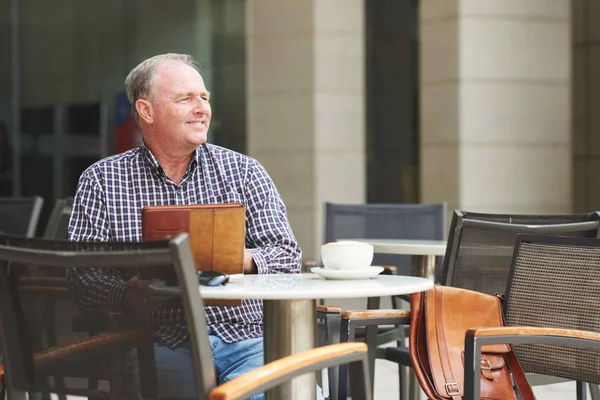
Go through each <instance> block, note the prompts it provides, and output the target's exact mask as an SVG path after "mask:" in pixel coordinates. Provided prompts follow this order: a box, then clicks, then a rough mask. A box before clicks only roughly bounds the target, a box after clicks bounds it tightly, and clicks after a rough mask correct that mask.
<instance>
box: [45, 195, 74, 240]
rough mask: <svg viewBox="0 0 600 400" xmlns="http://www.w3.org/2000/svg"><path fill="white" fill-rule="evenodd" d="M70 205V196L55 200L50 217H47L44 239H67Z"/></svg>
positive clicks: (71, 201)
mask: <svg viewBox="0 0 600 400" xmlns="http://www.w3.org/2000/svg"><path fill="white" fill-rule="evenodd" d="M72 207H73V198H72V197H65V198H64V199H58V200H56V203H54V208H53V209H52V213H51V214H50V218H48V223H47V224H46V228H45V229H44V237H45V238H46V239H67V236H68V231H69V219H70V218H71V209H72Z"/></svg>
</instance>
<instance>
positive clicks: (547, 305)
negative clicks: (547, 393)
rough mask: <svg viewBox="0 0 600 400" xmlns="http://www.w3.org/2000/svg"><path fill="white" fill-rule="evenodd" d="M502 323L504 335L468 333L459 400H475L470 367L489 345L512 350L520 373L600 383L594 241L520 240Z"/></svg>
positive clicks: (597, 243)
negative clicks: (507, 346)
mask: <svg viewBox="0 0 600 400" xmlns="http://www.w3.org/2000/svg"><path fill="white" fill-rule="evenodd" d="M504 316H505V321H506V325H507V326H506V327H502V328H494V329H472V330H470V331H467V334H466V340H465V397H464V398H465V399H468V400H471V399H479V398H480V397H479V382H480V378H479V376H480V363H479V361H477V362H474V361H473V360H478V359H479V358H480V357H481V346H484V345H488V344H497V343H512V344H513V345H514V348H515V352H516V354H517V358H518V359H519V361H520V362H521V365H522V366H523V369H524V370H525V371H528V372H535V373H538V374H544V375H550V376H557V377H562V378H565V379H569V380H576V381H584V382H592V383H595V384H598V383H600V324H599V323H598V321H600V240H598V239H590V238H574V237H556V236H539V235H519V237H518V239H517V244H516V248H515V251H514V257H513V258H512V265H511V268H510V273H509V279H508V285H507V289H506V295H505V299H504ZM577 395H578V397H579V398H585V394H584V392H583V390H582V388H580V389H579V390H578V393H577Z"/></svg>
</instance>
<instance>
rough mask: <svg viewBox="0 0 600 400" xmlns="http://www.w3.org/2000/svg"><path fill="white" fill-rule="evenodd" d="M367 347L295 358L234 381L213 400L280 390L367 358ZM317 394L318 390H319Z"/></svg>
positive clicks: (333, 348)
mask: <svg viewBox="0 0 600 400" xmlns="http://www.w3.org/2000/svg"><path fill="white" fill-rule="evenodd" d="M366 353H367V345H366V344H364V343H357V342H352V343H340V344H332V345H329V346H323V347H317V348H316V349H312V350H308V351H304V352H302V353H298V354H293V355H291V356H287V357H284V358H282V359H279V360H277V361H273V362H270V363H269V364H267V365H265V366H263V367H260V368H258V369H255V370H253V371H251V372H249V373H247V374H244V375H242V376H239V377H237V378H234V379H232V380H230V381H228V382H226V383H224V384H222V385H219V386H217V387H216V388H214V389H213V390H211V392H210V395H209V399H210V400H234V399H241V398H247V397H249V396H251V395H253V394H255V393H260V392H262V391H264V390H266V389H270V388H272V387H276V386H278V385H279V384H281V383H282V382H286V381H287V380H289V379H291V378H292V377H294V376H298V375H301V374H304V373H307V372H312V371H317V370H320V369H322V368H325V367H328V366H331V365H339V364H345V363H348V362H352V361H356V360H358V359H360V358H362V357H364V356H365V355H366ZM315 390H316V387H315Z"/></svg>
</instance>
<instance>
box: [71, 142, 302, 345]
mask: <svg viewBox="0 0 600 400" xmlns="http://www.w3.org/2000/svg"><path fill="white" fill-rule="evenodd" d="M234 202H237V203H241V204H243V205H244V206H245V207H246V248H247V249H248V251H250V252H251V253H252V257H253V258H254V261H255V263H256V266H257V268H258V273H259V274H266V273H298V272H300V266H301V258H302V253H301V251H300V248H299V247H298V244H297V242H296V239H295V238H294V234H293V233H292V230H291V228H290V226H289V223H288V220H287V215H286V209H285V206H284V204H283V201H282V200H281V197H280V195H279V192H278V191H277V189H276V188H275V185H274V184H273V181H272V180H271V178H270V177H269V175H268V173H267V171H266V170H265V169H264V168H263V167H262V166H261V165H260V164H259V163H258V161H256V160H254V159H252V158H250V157H247V156H245V155H242V154H240V153H236V152H234V151H231V150H228V149H225V148H222V147H218V146H214V145H210V144H204V145H202V146H200V147H198V149H197V150H196V151H195V153H194V155H193V157H192V160H191V162H190V164H189V166H188V169H187V171H186V172H185V174H184V176H183V179H182V180H181V183H180V184H179V185H177V184H175V183H174V182H173V181H172V180H171V179H169V178H168V177H167V176H166V175H165V173H164V171H163V169H162V167H161V166H160V164H159V163H158V161H157V160H156V158H155V157H154V155H153V154H152V153H151V152H150V151H149V150H148V148H147V147H146V146H145V145H142V146H140V147H138V148H136V149H133V150H129V151H127V152H125V153H122V154H118V155H115V156H111V157H108V158H105V159H103V160H100V161H98V162H97V163H95V164H94V165H92V166H91V167H89V168H88V169H87V170H86V171H84V172H83V174H82V175H81V178H80V179H79V185H78V188H77V193H76V194H75V201H74V205H73V211H72V215H71V220H70V223H69V238H70V239H71V240H75V241H89V240H101V241H140V240H141V237H142V207H145V206H155V205H168V204H182V205H183V204H209V203H234ZM134 274H135V270H132V271H126V272H116V271H110V270H105V269H74V270H71V271H69V275H68V278H69V282H70V285H71V288H72V291H73V293H74V295H75V298H76V300H77V302H78V303H79V305H80V306H81V307H82V308H84V309H87V310H89V309H93V308H95V307H98V306H105V307H106V306H108V307H110V306H120V304H121V298H122V296H123V291H124V289H125V283H126V281H127V280H128V279H130V278H131V277H132V276H133V275H134ZM204 310H205V312H206V318H207V323H208V324H209V325H210V326H211V328H212V330H213V332H214V333H215V334H216V335H217V336H218V337H219V338H221V339H222V340H223V341H225V342H227V343H232V342H237V341H240V340H244V339H250V338H257V337H261V336H262V328H263V327H262V301H260V300H244V302H243V305H242V306H240V307H205V308H204ZM138 324H141V325H144V326H148V327H150V328H152V329H154V331H155V333H156V336H157V339H158V341H159V342H160V343H161V344H163V345H165V346H168V347H170V348H176V347H180V346H185V345H188V341H187V329H186V326H185V322H184V316H183V310H181V309H180V308H176V309H164V310H158V311H155V312H153V313H152V314H151V315H150V316H149V317H146V318H144V319H143V321H142V320H139V321H138Z"/></svg>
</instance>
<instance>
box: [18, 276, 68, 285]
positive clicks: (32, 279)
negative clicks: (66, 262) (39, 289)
mask: <svg viewBox="0 0 600 400" xmlns="http://www.w3.org/2000/svg"><path fill="white" fill-rule="evenodd" d="M18 282H19V283H20V284H26V285H39V284H40V283H41V284H51V285H62V286H64V287H66V286H67V279H66V278H63V277H59V276H21V277H19V279H18Z"/></svg>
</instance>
